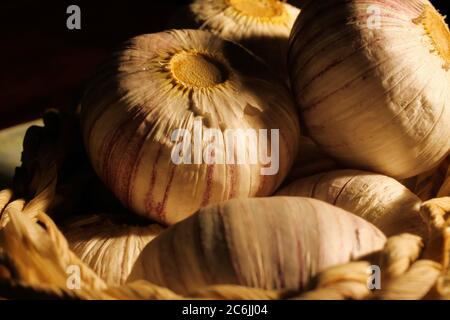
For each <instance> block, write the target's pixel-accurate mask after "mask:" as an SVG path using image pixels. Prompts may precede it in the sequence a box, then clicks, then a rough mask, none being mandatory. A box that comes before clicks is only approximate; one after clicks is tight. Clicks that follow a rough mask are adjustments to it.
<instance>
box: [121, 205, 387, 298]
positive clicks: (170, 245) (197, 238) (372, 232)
mask: <svg viewBox="0 0 450 320" xmlns="http://www.w3.org/2000/svg"><path fill="white" fill-rule="evenodd" d="M385 241H386V238H385V236H384V235H383V234H382V232H381V231H379V230H378V229H377V228H376V227H374V226H373V225H372V224H370V223H368V222H367V221H364V220H363V219H361V218H359V217H357V216H355V215H353V214H350V213H348V212H346V211H344V210H342V209H340V208H337V207H334V206H331V205H329V204H327V203H325V202H322V201H319V200H315V199H308V198H299V197H271V198H251V199H233V200H230V201H226V202H223V203H220V204H217V205H213V206H209V207H207V208H203V209H201V210H199V212H197V213H196V214H194V215H193V216H191V217H189V218H187V219H185V220H183V221H181V222H179V223H177V224H175V225H173V226H171V227H170V228H168V229H167V230H166V231H165V232H164V233H163V234H161V235H160V236H159V237H157V238H156V239H155V240H153V241H152V242H150V243H149V244H148V245H147V246H146V247H145V248H144V250H143V251H142V254H141V256H140V257H139V259H138V260H137V261H136V263H135V267H134V269H133V271H132V273H131V274H130V277H129V279H128V281H129V282H132V281H134V280H138V279H146V280H148V281H150V282H152V283H154V284H157V285H161V286H164V287H167V288H169V289H171V290H174V291H175V292H178V293H188V292H190V291H193V290H196V289H200V288H202V287H205V286H208V285H215V284H239V285H243V286H248V287H254V288H262V289H268V290H271V289H289V290H299V289H302V288H306V286H307V285H308V284H309V281H310V280H311V278H312V277H314V275H316V274H317V273H318V272H320V271H322V270H324V269H325V268H328V267H330V266H333V265H338V264H341V263H347V262H349V261H350V260H353V259H358V258H362V257H364V256H366V255H368V254H371V253H373V252H376V251H379V250H381V249H382V248H383V246H384V243H385ZM174 244H179V245H174Z"/></svg>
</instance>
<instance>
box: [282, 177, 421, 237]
mask: <svg viewBox="0 0 450 320" xmlns="http://www.w3.org/2000/svg"><path fill="white" fill-rule="evenodd" d="M277 195H280V196H296V197H311V198H315V199H319V200H322V201H325V202H328V203H330V204H332V205H335V206H337V207H339V208H342V209H344V210H346V211H348V212H351V213H354V214H356V215H358V216H360V217H361V218H363V219H365V220H367V221H369V222H371V223H373V224H374V225H375V226H376V227H378V228H379V229H380V230H381V231H383V232H384V233H385V234H386V235H387V236H392V235H396V234H400V233H413V234H418V235H420V236H426V225H425V223H424V221H423V220H422V218H421V216H420V213H419V211H420V205H421V201H420V199H419V198H418V197H417V196H416V195H415V194H414V193H412V192H411V191H409V190H408V189H407V188H406V187H404V186H403V185H402V184H401V183H400V182H398V181H396V180H395V179H392V178H390V177H387V176H384V175H380V174H375V173H371V172H364V171H357V170H336V171H330V172H324V173H320V174H317V175H314V176H311V177H307V178H302V179H299V180H297V181H295V182H293V183H291V184H289V185H288V186H286V187H285V188H283V189H281V190H279V191H278V192H277Z"/></svg>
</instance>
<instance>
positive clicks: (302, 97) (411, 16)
mask: <svg viewBox="0 0 450 320" xmlns="http://www.w3.org/2000/svg"><path fill="white" fill-rule="evenodd" d="M318 16H320V19H317V17H318ZM449 43H450V32H449V31H448V27H447V25H446V24H445V21H444V20H443V18H442V17H441V16H440V14H439V13H438V12H437V11H436V10H435V9H434V8H433V6H432V4H431V3H430V2H429V1H427V0H414V1H410V0H387V1H383V2H380V1H375V0H369V1H363V2H362V1H356V0H351V1H340V0H330V1H309V2H308V3H307V4H306V5H305V6H304V7H303V9H302V13H301V14H300V15H299V18H298V19H297V21H296V24H295V25H294V27H293V31H292V33H291V38H290V50H289V58H288V60H289V66H290V68H289V70H290V77H291V85H292V89H293V92H294V95H295V98H296V101H297V104H298V106H299V107H300V110H301V116H302V118H303V122H304V123H305V126H306V130H307V132H308V135H309V136H310V137H311V138H312V139H313V140H314V141H315V142H317V143H318V144H319V146H320V147H321V148H322V149H323V150H324V151H326V152H327V153H328V154H330V155H331V156H333V157H335V158H337V159H338V160H340V161H342V162H344V163H345V164H347V165H349V166H352V167H356V168H360V169H365V170H369V171H374V172H379V173H383V174H386V175H388V176H393V177H396V178H398V179H403V178H408V177H411V176H415V175H417V174H420V173H423V172H425V171H427V170H430V169H432V168H433V167H435V166H436V165H437V164H438V163H439V162H440V161H442V160H443V158H444V157H445V156H446V155H447V153H448V151H449V149H450V139H449V136H450V94H449V91H448V87H449V84H450V76H449V70H448V65H449V62H450V54H449V51H448V48H449V47H450V46H449Z"/></svg>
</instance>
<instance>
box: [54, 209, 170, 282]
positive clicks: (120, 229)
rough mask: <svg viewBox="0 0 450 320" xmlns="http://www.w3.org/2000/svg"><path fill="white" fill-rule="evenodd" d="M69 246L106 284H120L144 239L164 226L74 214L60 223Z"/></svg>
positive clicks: (144, 242)
mask: <svg viewBox="0 0 450 320" xmlns="http://www.w3.org/2000/svg"><path fill="white" fill-rule="evenodd" d="M62 229H63V230H62V231H63V234H64V235H65V237H66V239H67V242H68V244H69V247H70V249H71V250H72V251H73V252H74V253H75V254H76V255H77V256H78V257H79V258H80V259H81V260H82V261H83V262H84V263H86V264H87V265H88V266H89V267H90V268H91V269H92V270H94V271H95V273H96V274H97V275H98V276H100V278H102V279H103V280H104V281H105V282H106V283H107V284H108V285H111V286H117V285H121V284H124V283H125V281H126V279H127V278H128V275H129V274H130V272H131V269H132V267H133V265H134V263H135V261H136V259H137V258H138V256H139V254H140V253H141V251H142V249H143V248H144V247H145V245H146V244H147V243H149V242H150V241H152V240H153V239H154V238H155V237H156V236H157V235H158V234H159V233H161V232H162V231H163V230H164V229H163V228H162V227H161V226H159V225H157V224H151V225H147V226H131V225H124V224H120V223H117V222H113V221H112V220H110V219H108V218H107V217H106V216H100V215H95V216H88V217H77V218H75V219H73V220H71V221H70V222H66V223H64V225H63V228H62Z"/></svg>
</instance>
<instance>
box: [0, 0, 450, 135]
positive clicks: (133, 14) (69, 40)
mask: <svg viewBox="0 0 450 320" xmlns="http://www.w3.org/2000/svg"><path fill="white" fill-rule="evenodd" d="M302 1H304V0H294V1H290V2H293V3H296V2H297V4H299V3H301V2H302ZM315 1H326V0H315ZM432 2H433V4H434V5H435V6H437V7H438V8H439V9H440V11H441V12H442V13H443V14H446V12H448V11H447V9H446V8H445V5H444V3H445V2H448V0H440V1H439V0H435V1H432ZM188 3H189V1H188V0H186V1H183V0H178V1H176V0H165V1H155V0H145V1H142V0H141V1H137V0H128V1H94V0H91V1H76V0H72V1H66V0H60V1H36V0H35V1H32V0H30V1H28V0H16V1H4V0H1V1H0V36H1V37H0V128H3V127H7V126H10V125H13V124H16V123H19V122H23V121H26V120H31V119H34V118H37V117H39V116H40V114H41V112H42V110H44V109H46V108H59V107H61V106H64V105H67V104H70V103H73V101H76V99H77V97H78V96H79V93H80V91H81V90H82V87H83V84H84V83H85V81H86V80H87V79H88V78H89V77H90V75H91V74H92V72H93V70H95V67H96V66H97V65H98V64H99V63H100V62H101V61H102V60H103V59H104V57H105V56H106V55H107V54H108V53H109V52H110V51H111V50H112V49H114V48H115V47H116V46H117V45H118V44H119V43H121V42H123V41H124V40H125V39H127V38H129V37H131V36H134V35H137V34H141V33H149V32H157V31H161V30H164V29H166V28H167V27H168V22H169V21H170V19H171V18H172V17H173V15H174V14H175V13H176V11H177V10H179V8H180V7H182V6H183V5H186V4H188ZM71 4H76V5H79V6H80V8H81V30H68V29H67V28H66V19H67V17H68V14H66V9H67V7H68V6H69V5H71Z"/></svg>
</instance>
